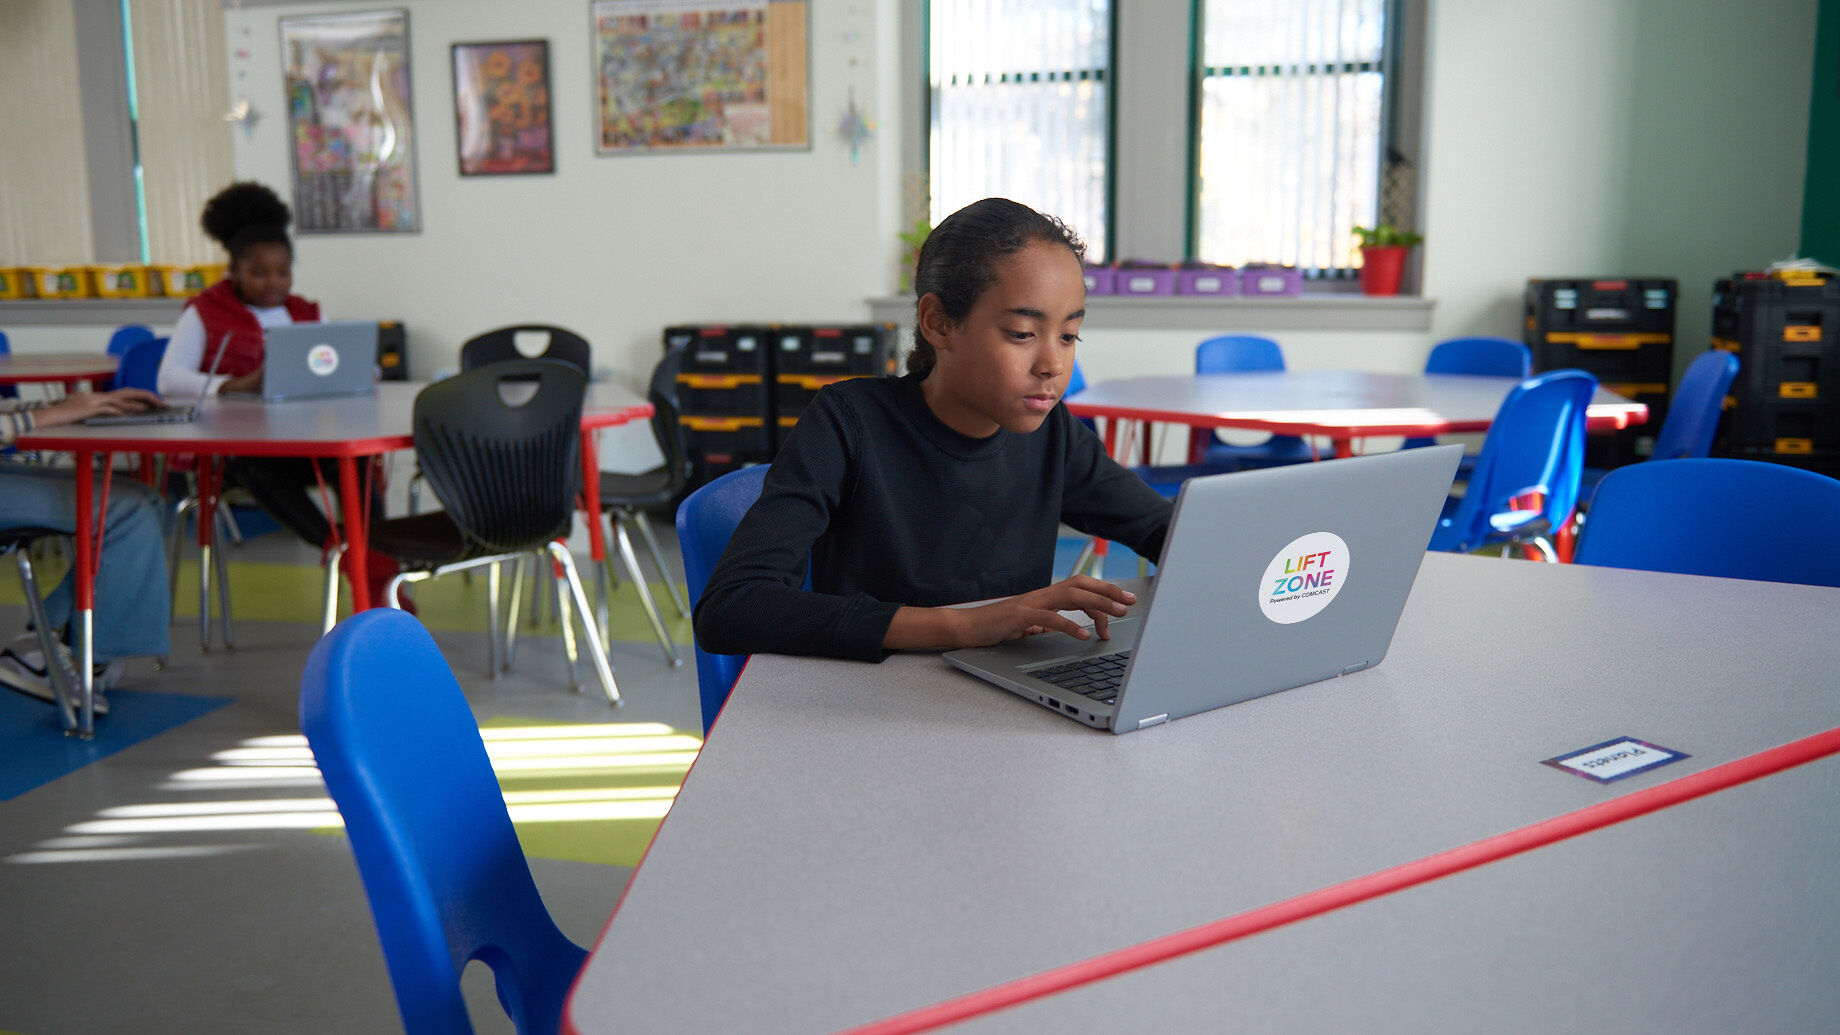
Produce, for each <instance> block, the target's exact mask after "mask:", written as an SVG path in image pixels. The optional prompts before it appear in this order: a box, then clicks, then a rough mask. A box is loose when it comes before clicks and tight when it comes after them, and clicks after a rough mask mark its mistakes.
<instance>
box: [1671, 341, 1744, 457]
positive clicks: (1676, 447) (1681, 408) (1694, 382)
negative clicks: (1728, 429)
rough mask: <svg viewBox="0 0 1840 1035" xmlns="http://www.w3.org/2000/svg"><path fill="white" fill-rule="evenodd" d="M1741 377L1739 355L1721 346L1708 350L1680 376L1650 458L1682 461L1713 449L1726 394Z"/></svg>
mask: <svg viewBox="0 0 1840 1035" xmlns="http://www.w3.org/2000/svg"><path fill="white" fill-rule="evenodd" d="M1737 377H1738V357H1736V356H1734V355H1732V354H1731V353H1729V352H1721V351H1719V350H1718V349H1707V350H1706V351H1705V352H1703V353H1701V354H1700V356H1699V358H1697V359H1695V360H1694V361H1693V362H1692V363H1691V364H1690V365H1688V367H1687V372H1686V373H1684V374H1682V375H1680V384H1679V385H1677V386H1675V388H1674V398H1673V399H1671V400H1669V402H1668V411H1667V418H1666V419H1665V420H1663V421H1662V422H1661V430H1660V431H1658V432H1656V433H1655V448H1654V451H1653V452H1652V453H1650V454H1649V459H1650V460H1679V459H1682V458H1685V457H1703V456H1706V455H1708V454H1710V453H1711V452H1712V437H1713V435H1714V433H1716V432H1717V431H1718V430H1719V413H1720V412H1721V411H1722V410H1723V409H1724V408H1725V393H1726V392H1729V391H1730V390H1731V383H1732V382H1733V381H1734V380H1736V379H1737Z"/></svg>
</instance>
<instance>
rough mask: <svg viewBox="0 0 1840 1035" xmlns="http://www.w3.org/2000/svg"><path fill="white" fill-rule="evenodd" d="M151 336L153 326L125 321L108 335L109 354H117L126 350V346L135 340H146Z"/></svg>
mask: <svg viewBox="0 0 1840 1035" xmlns="http://www.w3.org/2000/svg"><path fill="white" fill-rule="evenodd" d="M152 337H153V328H151V327H148V326H146V325H144V324H138V323H125V324H122V325H121V326H120V327H117V328H115V333H113V334H111V335H109V355H111V356H119V355H121V354H122V353H124V352H126V351H128V346H130V345H132V344H134V343H135V342H137V341H146V340H148V339H149V338H152Z"/></svg>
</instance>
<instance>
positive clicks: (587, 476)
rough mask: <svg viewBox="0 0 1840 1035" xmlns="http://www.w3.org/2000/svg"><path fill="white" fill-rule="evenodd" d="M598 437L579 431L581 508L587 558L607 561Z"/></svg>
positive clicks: (587, 431) (583, 430)
mask: <svg viewBox="0 0 1840 1035" xmlns="http://www.w3.org/2000/svg"><path fill="white" fill-rule="evenodd" d="M599 437H600V436H599V435H598V434H596V433H595V432H594V431H591V430H589V429H587V428H583V429H581V506H582V509H583V510H585V511H587V513H588V556H589V557H592V558H593V559H594V563H595V564H599V563H601V562H602V561H604V560H606V559H607V535H606V532H605V530H604V529H603V528H602V527H601V457H600V443H599V442H598V441H597V440H598V439H599Z"/></svg>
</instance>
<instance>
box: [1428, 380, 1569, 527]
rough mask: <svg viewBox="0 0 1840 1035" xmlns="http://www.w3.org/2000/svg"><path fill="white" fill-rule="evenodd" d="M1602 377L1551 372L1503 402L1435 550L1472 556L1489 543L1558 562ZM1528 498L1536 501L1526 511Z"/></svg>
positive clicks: (1441, 521)
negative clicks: (1589, 412)
mask: <svg viewBox="0 0 1840 1035" xmlns="http://www.w3.org/2000/svg"><path fill="white" fill-rule="evenodd" d="M1596 390H1597V378H1595V377H1593V376H1591V375H1590V374H1588V373H1585V372H1584V371H1582V370H1552V371H1548V372H1546V373H1544V374H1538V375H1535V376H1534V377H1531V378H1528V379H1527V380H1525V381H1522V382H1521V383H1520V384H1518V385H1516V386H1515V387H1514V388H1513V390H1511V391H1510V392H1508V395H1507V398H1505V399H1503V400H1502V403H1501V408H1500V409H1499V410H1498V411H1497V412H1496V414H1495V420H1494V422H1493V423H1491V424H1490V425H1489V433H1488V437H1487V438H1485V439H1483V442H1482V452H1481V454H1480V455H1478V456H1477V458H1476V468H1475V470H1474V471H1473V472H1472V473H1471V475H1470V478H1469V484H1468V486H1467V488H1466V489H1465V490H1464V493H1463V495H1462V496H1461V497H1457V498H1453V499H1451V500H1450V501H1449V502H1448V503H1447V504H1446V505H1445V508H1444V515H1443V516H1442V517H1441V518H1439V520H1438V525H1437V529H1436V530H1435V531H1434V532H1433V533H1432V535H1431V549H1433V550H1448V551H1454V552H1458V553H1468V552H1470V551H1472V550H1476V549H1478V548H1480V547H1482V546H1485V545H1488V544H1490V543H1502V544H1504V547H1503V553H1504V554H1505V553H1506V552H1507V549H1508V547H1510V546H1512V545H1515V544H1523V545H1530V546H1532V547H1534V548H1537V549H1538V550H1539V551H1540V553H1541V554H1542V555H1543V556H1545V557H1546V559H1547V560H1553V561H1556V560H1557V559H1558V557H1557V554H1556V553H1555V552H1554V550H1553V546H1552V541H1551V536H1552V535H1553V534H1555V533H1557V532H1558V531H1559V530H1560V529H1562V528H1563V527H1564V526H1565V523H1566V522H1567V521H1568V520H1570V519H1571V515H1572V510H1573V508H1574V507H1575V506H1576V505H1577V502H1578V482H1579V475H1580V474H1581V473H1582V472H1583V470H1584V427H1585V409H1586V408H1587V407H1588V406H1590V404H1591V395H1592V393H1594V392H1595V391H1596ZM1529 497H1537V499H1538V503H1537V505H1534V506H1527V505H1525V502H1526V501H1527V499H1528V498H1529Z"/></svg>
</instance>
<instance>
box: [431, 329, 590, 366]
mask: <svg viewBox="0 0 1840 1035" xmlns="http://www.w3.org/2000/svg"><path fill="white" fill-rule="evenodd" d="M532 333H538V334H547V335H549V345H548V346H547V347H545V348H544V350H543V352H542V354H540V355H537V356H527V355H525V354H524V353H522V352H520V351H518V347H517V336H518V335H519V334H532ZM591 353H592V350H591V349H589V347H588V341H587V339H586V338H583V337H582V336H581V335H579V334H576V333H575V332H574V331H571V330H569V329H567V328H565V327H556V326H553V325H551V324H547V323H518V324H512V325H511V326H509V327H500V328H498V329H497V330H495V331H487V332H485V333H484V334H478V335H474V336H473V337H471V338H469V339H467V341H466V343H465V344H464V345H461V346H460V369H461V371H462V372H464V371H468V370H477V369H479V368H480V367H483V366H486V365H488V364H491V363H509V362H512V361H514V360H520V359H557V360H561V361H562V362H564V363H569V364H573V365H574V366H575V367H576V369H578V370H580V371H581V372H582V374H583V375H584V376H586V375H588V374H591V373H593V367H592V366H591V365H590V362H591Z"/></svg>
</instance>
